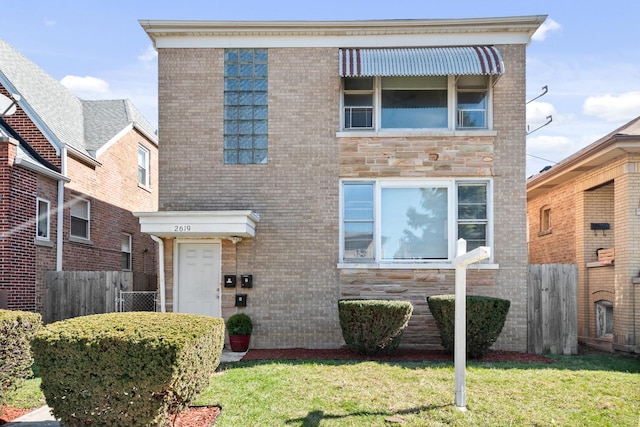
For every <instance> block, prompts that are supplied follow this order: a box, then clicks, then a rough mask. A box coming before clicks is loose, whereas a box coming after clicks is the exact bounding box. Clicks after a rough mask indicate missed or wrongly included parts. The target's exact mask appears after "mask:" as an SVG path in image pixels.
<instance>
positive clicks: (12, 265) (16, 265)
mask: <svg viewBox="0 0 640 427" xmlns="http://www.w3.org/2000/svg"><path fill="white" fill-rule="evenodd" d="M16 150H17V145H16V144H14V143H13V142H3V143H0V186H1V187H0V236H1V237H0V262H1V265H0V271H2V275H1V276H0V289H2V290H6V291H9V293H8V296H7V299H8V307H9V308H15V309H21V310H33V309H34V306H35V289H34V287H33V282H34V280H35V272H34V270H33V268H31V263H32V260H33V259H34V258H35V247H34V245H33V240H34V238H35V235H36V234H35V222H34V220H33V219H34V218H35V209H36V207H35V198H34V196H35V182H36V176H35V174H34V173H31V172H29V171H26V170H20V169H17V168H13V167H12V165H13V161H14V159H15V156H16Z"/></svg>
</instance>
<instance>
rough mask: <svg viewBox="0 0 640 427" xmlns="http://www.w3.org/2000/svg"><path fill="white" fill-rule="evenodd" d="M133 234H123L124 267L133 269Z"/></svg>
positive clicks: (124, 268)
mask: <svg viewBox="0 0 640 427" xmlns="http://www.w3.org/2000/svg"><path fill="white" fill-rule="evenodd" d="M131 265H132V264H131V235H130V234H123V235H122V269H123V270H131Z"/></svg>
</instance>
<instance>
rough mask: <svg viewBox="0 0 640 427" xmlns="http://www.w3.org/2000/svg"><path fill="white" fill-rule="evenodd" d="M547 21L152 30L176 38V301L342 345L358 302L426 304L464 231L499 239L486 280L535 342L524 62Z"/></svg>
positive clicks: (165, 88) (163, 106)
mask: <svg viewBox="0 0 640 427" xmlns="http://www.w3.org/2000/svg"><path fill="white" fill-rule="evenodd" d="M544 19H545V17H544V16H524V17H505V18H482V19H444V20H380V21H325V22H318V21H315V22H314V21H304V22H220V21H146V20H141V21H140V23H141V25H142V27H143V28H144V30H145V31H146V32H147V34H148V35H149V37H150V38H151V40H152V41H153V43H154V45H155V48H156V49H157V51H158V79H159V131H160V136H161V144H160V152H159V157H160V165H159V168H160V183H159V210H158V212H141V213H138V214H137V215H138V216H139V217H140V222H141V225H142V230H143V231H144V232H147V233H150V234H152V235H154V236H156V238H160V239H162V245H161V249H160V250H161V251H162V253H163V256H162V260H163V265H162V266H161V267H160V268H161V271H162V272H163V276H162V277H161V278H160V291H161V304H162V306H163V307H164V309H166V310H168V311H177V312H196V313H202V314H209V315H213V316H222V317H224V318H226V317H228V316H229V315H230V314H232V313H234V312H236V311H245V312H246V313H248V314H249V315H250V316H251V317H252V318H253V320H254V325H255V327H254V333H253V337H252V346H253V347H255V348H286V347H307V348H320V347H326V348H329V347H339V346H340V345H342V344H343V340H342V336H341V332H340V325H339V322H338V307H337V302H338V300H339V299H340V298H391V299H402V300H408V301H411V302H412V303H413V305H414V312H413V317H412V319H411V321H410V323H409V326H408V329H407V331H406V333H405V335H404V338H403V345H406V346H416V347H417V346H422V347H437V346H439V335H438V331H437V328H436V326H435V322H434V320H433V318H432V316H431V314H430V312H429V309H428V307H427V303H426V297H428V296H430V295H434V294H443V293H453V289H454V266H453V259H454V258H455V247H456V241H457V240H458V239H459V238H464V239H466V240H467V242H468V250H471V249H473V248H475V247H478V246H489V247H491V249H492V256H491V259H489V260H487V262H482V263H481V264H478V265H477V266H474V267H473V268H471V269H470V271H469V274H468V293H469V294H481V295H491V296H497V297H502V298H506V299H508V300H510V301H511V311H510V313H509V316H508V319H507V322H506V325H505V328H504V330H503V333H502V335H501V337H500V340H499V341H498V343H497V346H499V347H500V348H503V349H510V350H520V351H525V350H526V337H527V322H526V318H527V316H526V288H527V287H526V271H527V247H526V224H525V213H526V207H525V66H526V64H525V62H526V52H525V51H526V46H527V44H528V43H529V42H530V39H531V36H532V34H533V33H534V32H535V31H536V29H537V28H538V27H539V26H540V24H541V23H542V22H543V21H544Z"/></svg>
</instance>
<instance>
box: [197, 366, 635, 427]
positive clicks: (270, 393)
mask: <svg viewBox="0 0 640 427" xmlns="http://www.w3.org/2000/svg"><path fill="white" fill-rule="evenodd" d="M554 358H555V359H556V360H557V363H553V364H538V363H473V362H472V363H469V364H468V366H467V412H462V411H460V410H459V409H458V408H456V407H455V406H454V405H453V400H454V372H453V365H452V364H451V363H427V362H420V363H415V362H413V363H388V362H362V361H326V360H316V361H260V362H240V363H234V364H224V365H222V366H221V368H219V372H218V374H217V375H216V376H215V377H214V378H213V380H212V381H211V384H210V386H209V388H208V389H207V390H205V392H204V393H203V394H202V395H201V396H200V397H199V399H198V403H200V404H218V405H220V406H221V407H222V414H221V415H220V417H219V418H218V419H217V420H216V424H215V425H216V426H217V427H229V426H233V427H235V426H240V425H242V426H301V427H312V426H322V427H327V426H367V427H368V426H389V425H406V426H443V425H456V426H553V425H558V426H616V427H618V426H630V427H638V426H640V359H637V358H633V357H623V356H617V355H616V356H613V355H612V356H608V355H604V356H556V357H554ZM394 423H398V424H394Z"/></svg>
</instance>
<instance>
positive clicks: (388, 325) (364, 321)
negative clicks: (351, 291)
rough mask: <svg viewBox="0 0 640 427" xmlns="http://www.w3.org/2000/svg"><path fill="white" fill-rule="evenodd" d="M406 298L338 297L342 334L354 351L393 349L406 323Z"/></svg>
mask: <svg viewBox="0 0 640 427" xmlns="http://www.w3.org/2000/svg"><path fill="white" fill-rule="evenodd" d="M412 312H413V305H411V303H410V302H409V301H389V300H362V299H343V300H339V301H338V315H339V317H340V327H341V328H342V337H343V338H344V341H345V343H346V344H347V347H349V348H350V349H351V350H353V351H355V352H356V353H358V354H365V355H378V354H390V353H394V352H395V351H396V350H397V349H398V346H399V345H400V339H401V338H402V333H403V331H404V329H405V328H406V327H407V324H408V323H409V319H410V318H411V313H412Z"/></svg>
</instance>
